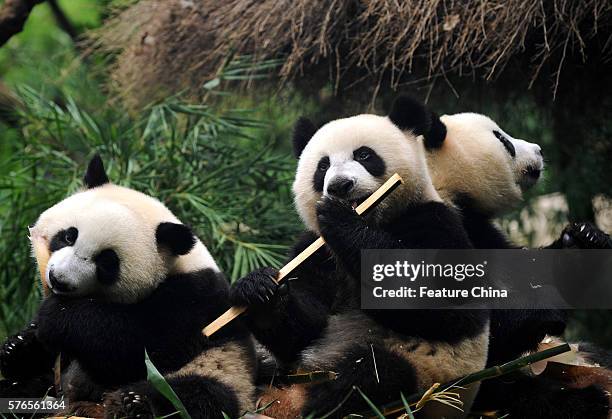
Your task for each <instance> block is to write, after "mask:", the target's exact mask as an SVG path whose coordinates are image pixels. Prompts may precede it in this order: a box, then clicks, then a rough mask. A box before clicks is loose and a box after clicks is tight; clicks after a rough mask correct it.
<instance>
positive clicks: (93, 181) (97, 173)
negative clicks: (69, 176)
mask: <svg viewBox="0 0 612 419" xmlns="http://www.w3.org/2000/svg"><path fill="white" fill-rule="evenodd" d="M83 181H84V182H85V185H86V186H87V188H88V189H91V188H95V187H96V186H101V185H104V184H105V183H109V182H110V181H109V180H108V176H106V172H105V171H104V163H102V158H101V157H100V155H99V154H96V155H95V156H93V158H92V159H91V161H90V162H89V165H88V166H87V171H86V172H85V177H84V178H83Z"/></svg>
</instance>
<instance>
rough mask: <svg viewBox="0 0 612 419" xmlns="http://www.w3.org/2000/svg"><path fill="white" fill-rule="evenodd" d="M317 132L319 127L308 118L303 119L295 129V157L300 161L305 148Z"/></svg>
mask: <svg viewBox="0 0 612 419" xmlns="http://www.w3.org/2000/svg"><path fill="white" fill-rule="evenodd" d="M315 132H317V127H316V126H315V124H314V123H313V122H312V121H311V120H310V119H308V118H304V117H301V118H300V119H298V120H297V122H296V123H295V126H294V127H293V155H294V156H295V158H296V159H299V158H300V156H301V155H302V151H304V147H306V144H308V142H309V141H310V139H311V138H312V136H313V135H315Z"/></svg>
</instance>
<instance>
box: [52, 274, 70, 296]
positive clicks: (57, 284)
mask: <svg viewBox="0 0 612 419" xmlns="http://www.w3.org/2000/svg"><path fill="white" fill-rule="evenodd" d="M49 282H51V288H52V289H54V290H56V291H59V292H68V291H70V290H71V288H70V286H69V285H68V284H66V283H64V282H62V281H60V280H59V279H58V278H57V277H56V276H55V274H54V273H53V270H50V271H49Z"/></svg>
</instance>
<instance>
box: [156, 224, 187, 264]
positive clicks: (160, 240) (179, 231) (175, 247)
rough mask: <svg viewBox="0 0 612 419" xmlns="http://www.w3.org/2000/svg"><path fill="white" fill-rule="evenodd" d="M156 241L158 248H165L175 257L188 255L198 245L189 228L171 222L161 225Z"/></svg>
mask: <svg viewBox="0 0 612 419" xmlns="http://www.w3.org/2000/svg"><path fill="white" fill-rule="evenodd" d="M155 239H156V240H157V245H158V246H160V247H165V248H166V249H168V250H170V252H171V253H172V254H173V255H175V256H180V255H186V254H187V253H189V252H190V251H191V249H193V246H194V245H195V243H196V238H195V236H194V235H193V232H192V231H191V229H190V228H189V227H187V226H186V225H184V224H178V223H169V222H164V223H159V225H158V226H157V230H156V231H155Z"/></svg>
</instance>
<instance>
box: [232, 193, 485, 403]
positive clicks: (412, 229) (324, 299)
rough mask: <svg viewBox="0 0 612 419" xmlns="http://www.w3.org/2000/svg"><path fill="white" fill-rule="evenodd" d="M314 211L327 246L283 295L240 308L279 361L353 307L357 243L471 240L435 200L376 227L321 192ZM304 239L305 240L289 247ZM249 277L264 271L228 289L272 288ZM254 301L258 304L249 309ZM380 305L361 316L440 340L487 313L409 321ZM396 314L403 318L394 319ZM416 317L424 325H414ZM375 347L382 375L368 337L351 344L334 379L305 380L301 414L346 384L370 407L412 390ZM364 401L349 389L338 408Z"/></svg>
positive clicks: (402, 371)
mask: <svg viewBox="0 0 612 419" xmlns="http://www.w3.org/2000/svg"><path fill="white" fill-rule="evenodd" d="M317 216H318V223H319V227H320V229H321V235H322V236H323V238H324V239H325V241H326V243H327V245H326V246H325V247H324V248H323V249H321V250H320V251H319V252H317V254H315V256H314V257H312V258H310V259H308V260H307V261H305V262H304V263H302V264H301V265H300V267H299V268H297V269H296V271H295V272H293V273H292V274H291V275H290V276H295V277H296V279H295V280H294V281H293V282H290V286H289V292H288V294H287V295H286V296H285V297H284V298H275V297H276V296H273V297H272V298H271V299H270V303H267V300H266V302H264V303H261V302H259V303H258V304H256V305H252V306H251V307H249V311H248V317H247V318H248V324H249V326H250V328H251V330H252V331H253V332H254V334H255V336H256V337H257V338H258V340H260V342H261V343H263V344H264V345H265V346H266V347H267V348H268V349H269V350H270V351H271V352H272V353H273V354H274V355H275V356H276V357H277V358H278V359H279V360H281V361H285V362H291V361H293V360H296V359H298V354H299V351H300V350H302V349H303V348H305V347H307V346H309V345H311V344H316V338H318V337H319V336H321V335H322V334H323V332H324V329H325V326H326V325H327V322H328V320H329V316H330V315H331V314H334V313H344V312H349V311H350V310H355V309H358V307H359V300H358V293H357V291H358V289H359V281H360V265H361V264H360V251H361V249H401V248H408V249H409V248H469V247H470V246H471V245H470V242H469V240H468V238H467V235H466V234H465V232H464V231H463V229H462V227H461V219H460V218H459V216H458V214H456V213H455V212H454V211H453V210H451V209H450V208H448V207H446V206H445V205H444V204H442V203H436V202H431V203H426V204H419V205H414V206H410V207H407V208H405V209H404V211H401V212H400V213H399V214H397V215H396V216H395V217H394V218H393V219H389V220H386V222H385V223H384V224H381V225H377V224H375V223H373V219H372V218H367V217H366V218H364V217H361V216H358V215H357V214H356V213H355V211H354V210H353V209H352V208H351V207H350V205H348V203H346V202H343V201H340V200H336V199H329V198H325V199H323V200H322V201H321V202H320V204H319V205H318V207H317ZM309 236H310V237H309V238H308V240H307V242H309V241H311V240H313V239H314V237H315V236H314V234H312V233H311V234H310V235H309ZM305 244H309V243H304V244H303V245H302V246H298V247H297V249H300V248H301V247H302V248H303V247H304V246H305ZM249 280H255V281H263V282H267V281H269V278H268V277H267V275H257V274H251V276H249V277H247V278H245V279H244V280H242V281H239V282H238V283H236V284H235V285H234V288H233V294H232V295H234V293H235V294H239V293H243V292H247V293H248V292H249V289H251V292H252V290H256V289H260V288H265V289H273V287H270V288H267V287H265V286H255V287H254V286H252V285H250V286H247V285H246V282H247V281H249ZM260 294H261V293H260ZM245 301H247V299H246V298H245V297H244V296H242V300H241V302H245ZM250 301H254V299H251V300H250ZM262 306H263V307H262ZM259 307H262V308H260V309H258V310H253V309H257V308H259ZM382 311H383V310H380V311H379V312H376V311H368V312H366V314H368V315H369V316H370V317H371V318H372V319H374V320H375V321H376V322H377V323H378V324H379V325H381V326H383V328H387V329H391V330H393V331H395V332H396V333H400V334H404V335H405V336H410V337H415V336H418V337H422V338H424V339H433V340H440V341H446V342H455V341H456V340H458V339H460V338H462V337H463V338H466V337H472V336H475V335H477V334H479V333H482V331H483V329H484V327H485V325H486V322H487V318H488V317H487V313H486V312H482V311H481V312H477V311H470V310H456V311H454V312H448V311H443V310H430V311H422V312H421V313H419V314H418V318H419V321H418V322H413V321H407V319H406V317H405V316H402V314H403V313H398V312H397V311H394V310H386V313H382ZM279 314H280V316H279ZM410 315H411V316H412V315H413V313H410ZM398 318H402V320H403V321H396V320H394V319H398ZM416 323H420V324H424V325H426V326H423V327H419V326H417V325H416ZM445 324H452V325H453V328H442V327H440V325H445ZM432 325H435V327H432ZM457 325H461V326H462V328H459V327H457ZM442 329H444V330H442ZM449 329H455V331H454V332H455V333H451V332H449ZM420 334H422V336H421V335H420ZM374 344H375V343H374ZM375 353H376V361H377V367H378V370H379V374H382V376H383V377H382V378H381V384H380V385H379V384H378V382H377V380H376V377H375V374H374V371H373V368H372V366H371V365H370V363H371V362H370V361H371V360H372V355H371V348H370V346H369V343H368V342H363V344H356V345H353V346H351V347H350V349H349V353H348V354H347V356H346V357H345V358H344V360H343V361H341V362H340V363H339V364H338V365H335V366H334V368H333V370H334V371H335V372H337V373H339V377H338V379H337V380H334V381H332V382H328V383H323V384H316V385H311V386H309V390H308V391H309V395H308V398H307V405H306V406H307V407H306V408H305V409H304V411H303V413H304V414H306V413H307V412H310V411H316V412H317V414H323V413H325V412H326V411H328V410H331V408H333V407H335V406H337V405H338V404H339V403H340V401H341V400H342V399H343V398H344V396H346V395H347V394H348V393H349V392H350V391H351V388H352V386H353V385H357V386H359V387H360V388H361V389H362V390H363V391H364V392H365V393H366V394H367V395H368V397H371V398H372V400H373V401H374V403H376V404H377V405H379V404H382V403H385V402H387V401H391V400H397V399H398V398H399V392H400V390H403V391H404V392H405V394H408V393H412V392H413V391H414V389H415V388H416V384H415V378H414V377H415V372H414V370H413V368H412V366H411V365H410V364H409V363H408V362H407V361H406V360H404V359H400V358H399V357H397V356H396V355H393V354H392V353H389V352H388V351H387V350H386V349H385V348H384V346H376V347H375ZM361 358H363V360H362V361H361V362H363V363H364V364H363V366H361V365H356V364H359V363H356V362H355V361H356V360H358V359H361ZM298 365H299V364H298ZM379 378H380V377H379ZM364 406H366V405H365V403H364V401H363V400H362V399H361V398H360V396H359V395H357V394H354V395H352V396H351V398H350V399H349V400H348V401H347V404H346V405H345V406H343V407H342V409H341V410H340V412H341V414H345V413H350V412H354V411H355V410H353V409H363V407H364Z"/></svg>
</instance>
